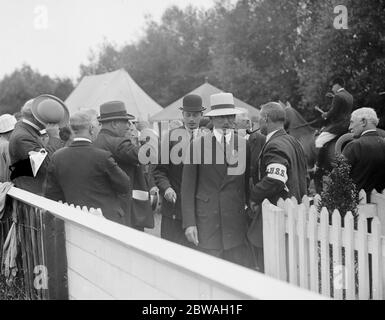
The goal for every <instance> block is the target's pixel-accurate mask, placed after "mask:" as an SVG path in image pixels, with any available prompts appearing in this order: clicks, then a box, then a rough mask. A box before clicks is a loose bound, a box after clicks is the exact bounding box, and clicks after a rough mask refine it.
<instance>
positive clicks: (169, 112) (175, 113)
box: [150, 82, 259, 122]
mask: <svg viewBox="0 0 385 320" xmlns="http://www.w3.org/2000/svg"><path fill="white" fill-rule="evenodd" d="M220 92H223V91H222V90H220V89H218V88H216V87H214V86H213V85H211V84H210V83H208V82H205V83H204V84H202V85H201V86H199V87H198V88H196V89H195V90H193V91H191V92H189V93H188V94H197V95H199V96H201V97H202V100H203V105H204V106H205V107H206V108H207V109H206V110H205V111H204V113H206V112H208V111H210V96H211V95H212V94H216V93H220ZM186 95H187V94H186ZM182 100H183V97H182V98H180V99H179V100H177V101H175V102H173V103H171V104H170V105H169V106H167V107H166V108H164V109H163V110H162V111H160V112H158V113H157V114H155V115H153V116H152V117H150V121H154V122H155V121H156V122H160V121H168V120H180V119H182V112H181V111H180V110H179V108H180V107H181V106H182ZM234 103H235V106H236V107H237V108H241V109H246V110H248V111H249V115H250V117H252V116H255V117H259V110H258V109H257V108H254V107H253V106H251V105H249V104H247V103H246V102H243V101H241V100H239V99H237V98H235V97H234Z"/></svg>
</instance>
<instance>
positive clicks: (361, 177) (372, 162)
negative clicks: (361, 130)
mask: <svg viewBox="0 0 385 320" xmlns="http://www.w3.org/2000/svg"><path fill="white" fill-rule="evenodd" d="M342 154H343V155H344V156H345V158H346V159H347V160H348V162H349V163H350V165H351V166H352V168H351V172H350V174H351V177H352V179H353V181H354V183H355V184H356V185H357V187H358V190H361V189H364V190H365V192H366V193H367V194H368V193H370V192H371V191H372V190H373V189H376V190H377V191H378V192H382V191H383V190H384V189H385V140H384V138H381V137H380V136H379V135H378V133H377V132H374V131H373V132H367V133H365V134H363V135H362V136H361V137H359V138H358V139H355V140H353V141H352V142H350V143H349V144H348V145H347V146H346V147H345V148H344V149H343V151H342Z"/></svg>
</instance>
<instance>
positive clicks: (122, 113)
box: [98, 101, 135, 122]
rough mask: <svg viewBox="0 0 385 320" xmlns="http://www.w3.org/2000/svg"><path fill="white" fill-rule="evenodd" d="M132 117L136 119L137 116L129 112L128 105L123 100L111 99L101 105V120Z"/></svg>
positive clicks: (128, 118)
mask: <svg viewBox="0 0 385 320" xmlns="http://www.w3.org/2000/svg"><path fill="white" fill-rule="evenodd" d="M132 119H135V117H134V116H133V115H132V114H129V113H127V110H126V106H125V105H124V102H122V101H109V102H106V103H103V104H102V105H101V106H100V116H99V117H98V120H99V122H104V121H111V120H132Z"/></svg>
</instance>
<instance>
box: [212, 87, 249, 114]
mask: <svg viewBox="0 0 385 320" xmlns="http://www.w3.org/2000/svg"><path fill="white" fill-rule="evenodd" d="M210 106H211V110H210V111H209V112H207V113H206V114H205V116H206V117H217V116H228V115H236V114H241V113H244V112H243V111H242V110H240V109H238V108H236V107H235V105H234V97H233V95H232V93H225V92H223V93H217V94H213V95H211V96H210Z"/></svg>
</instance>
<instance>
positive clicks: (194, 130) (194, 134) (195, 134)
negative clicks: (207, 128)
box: [184, 126, 198, 138]
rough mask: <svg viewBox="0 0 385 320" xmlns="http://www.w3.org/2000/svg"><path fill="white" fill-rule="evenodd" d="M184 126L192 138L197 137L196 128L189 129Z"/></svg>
mask: <svg viewBox="0 0 385 320" xmlns="http://www.w3.org/2000/svg"><path fill="white" fill-rule="evenodd" d="M184 127H185V129H186V130H187V132H188V133H189V135H191V134H192V135H193V138H196V137H197V135H198V128H196V129H193V130H191V129H190V128H187V127H186V126H184Z"/></svg>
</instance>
